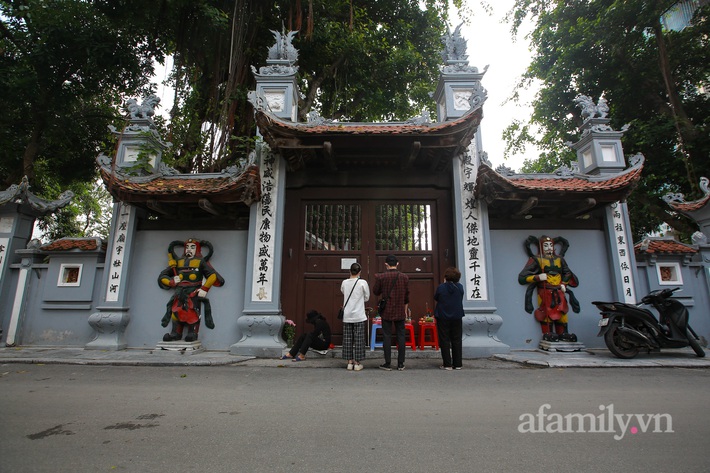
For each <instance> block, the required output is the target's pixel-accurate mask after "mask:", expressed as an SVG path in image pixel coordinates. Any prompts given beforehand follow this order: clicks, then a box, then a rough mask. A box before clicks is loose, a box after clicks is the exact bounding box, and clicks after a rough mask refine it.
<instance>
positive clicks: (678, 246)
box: [634, 238, 698, 254]
mask: <svg viewBox="0 0 710 473" xmlns="http://www.w3.org/2000/svg"><path fill="white" fill-rule="evenodd" d="M634 250H635V251H636V253H658V254H687V253H690V254H692V253H697V252H698V249H697V248H694V247H692V246H689V245H686V244H684V243H681V242H679V241H676V240H673V239H658V238H647V239H645V240H643V241H641V242H639V243H636V244H635V245H634Z"/></svg>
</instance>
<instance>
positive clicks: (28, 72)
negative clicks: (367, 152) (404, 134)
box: [0, 0, 463, 235]
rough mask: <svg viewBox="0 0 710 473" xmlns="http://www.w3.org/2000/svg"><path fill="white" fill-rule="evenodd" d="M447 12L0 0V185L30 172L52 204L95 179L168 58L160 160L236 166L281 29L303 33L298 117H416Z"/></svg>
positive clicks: (381, 4)
mask: <svg viewBox="0 0 710 473" xmlns="http://www.w3.org/2000/svg"><path fill="white" fill-rule="evenodd" d="M462 3H463V2H462V0H454V1H453V5H454V6H456V7H459V8H461V7H462ZM448 8H449V2H448V1H447V0H358V1H355V0H272V1H264V0H229V1H227V0H158V1H154V2H144V1H143V0H120V1H117V0H0V33H1V35H2V36H1V37H0V52H1V53H2V55H1V57H0V85H2V87H3V94H2V96H1V97H2V98H0V100H2V106H3V111H4V113H3V115H2V118H0V120H1V121H0V177H1V178H2V184H4V185H5V187H7V186H9V185H11V184H13V183H17V182H19V181H20V180H21V178H22V176H23V175H27V176H28V178H29V180H30V184H31V186H32V188H33V191H34V192H35V193H37V194H39V195H42V196H43V197H45V198H53V197H56V195H57V194H58V193H59V191H60V190H61V189H62V188H66V187H68V186H72V185H75V184H77V183H90V182H94V180H95V179H96V164H95V157H96V156H97V155H98V154H99V153H100V152H101V151H105V152H107V154H111V153H112V150H111V148H112V147H113V146H114V145H115V144H114V143H113V137H112V136H111V134H110V133H109V132H108V131H107V125H109V124H113V125H115V126H116V127H117V128H120V127H121V126H122V125H123V116H124V113H123V110H122V105H123V103H125V100H126V99H127V98H129V97H137V98H141V97H144V96H146V95H147V94H148V93H152V92H155V90H156V87H157V84H151V83H150V80H151V78H152V77H153V74H154V67H153V66H154V64H156V63H159V64H166V59H167V58H168V57H170V58H172V66H169V69H168V70H169V76H168V84H169V85H170V86H172V89H173V90H174V97H173V98H174V101H173V105H172V107H171V109H170V110H169V118H168V119H167V120H166V119H163V118H162V117H157V118H156V123H157V125H158V126H159V128H160V130H161V133H162V136H163V138H164V139H165V140H166V141H170V142H172V143H173V145H174V146H173V147H172V148H171V151H170V153H169V154H167V155H166V156H165V160H166V162H167V163H168V164H171V165H173V166H175V167H176V168H177V169H179V170H181V171H183V172H209V171H217V170H220V169H224V168H225V167H227V166H229V165H231V164H234V163H236V162H238V161H239V160H241V159H243V158H244V157H246V156H247V155H248V153H249V151H250V150H251V147H252V145H253V144H252V138H253V137H254V135H255V126H254V123H253V110H252V108H251V105H250V104H249V103H248V102H247V93H248V91H249V90H253V89H254V88H255V82H254V77H253V75H252V73H251V66H256V67H257V68H258V67H259V66H262V65H266V63H265V60H266V57H267V49H268V47H269V46H271V45H273V43H274V37H273V35H272V33H271V32H270V30H281V29H282V28H283V29H285V30H294V31H298V35H297V37H296V39H295V41H294V45H295V46H296V48H298V49H299V53H300V56H299V62H298V67H299V80H300V92H301V93H302V95H301V98H300V103H299V111H300V113H301V119H303V118H304V117H305V114H306V113H307V112H308V111H310V110H311V109H317V110H318V111H319V112H320V114H321V115H322V116H324V117H327V118H333V119H338V120H351V121H370V120H372V121H376V120H396V119H406V118H410V117H412V116H414V115H418V114H419V113H420V112H421V111H422V109H423V108H430V107H432V106H433V103H431V99H430V97H429V92H431V91H432V88H433V87H434V86H435V79H436V74H437V73H438V68H439V66H440V64H441V58H440V55H439V52H440V50H441V48H442V45H441V41H440V39H441V36H442V34H443V33H444V31H445V29H446V21H447V19H448ZM65 214H67V215H69V214H71V212H69V211H67V212H65ZM50 220H51V219H50ZM55 223H56V222H55ZM48 225H49V227H52V228H55V227H56V228H57V229H61V228H64V229H65V230H66V233H67V234H69V235H74V234H80V233H81V231H80V229H79V228H78V227H77V228H71V225H69V224H68V223H67V224H62V223H57V225H54V224H50V223H48ZM49 227H48V228H49ZM55 233H56V234H57V235H59V234H60V233H61V231H60V230H57V232H55Z"/></svg>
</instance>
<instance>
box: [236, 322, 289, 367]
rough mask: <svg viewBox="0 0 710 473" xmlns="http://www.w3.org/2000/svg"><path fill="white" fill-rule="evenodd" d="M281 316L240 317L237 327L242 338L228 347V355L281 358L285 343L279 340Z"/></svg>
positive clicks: (281, 326)
mask: <svg viewBox="0 0 710 473" xmlns="http://www.w3.org/2000/svg"><path fill="white" fill-rule="evenodd" d="M285 321H286V317H284V316H283V315H242V316H241V317H239V319H238V320H237V327H239V331H240V332H241V334H242V338H241V339H240V340H239V341H238V342H237V343H235V344H234V345H232V346H231V347H229V353H231V354H232V355H239V356H256V357H259V358H281V355H282V354H283V350H284V348H285V347H286V343H285V342H284V341H283V339H282V338H281V329H282V328H283V325H284V322H285Z"/></svg>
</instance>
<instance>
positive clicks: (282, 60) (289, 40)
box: [251, 26, 298, 77]
mask: <svg viewBox="0 0 710 473" xmlns="http://www.w3.org/2000/svg"><path fill="white" fill-rule="evenodd" d="M269 31H271V33H273V35H274V39H275V40H276V42H274V45H273V46H271V47H270V48H269V55H268V57H267V58H266V64H267V65H266V66H262V67H260V68H259V71H258V72H257V70H256V67H254V66H251V71H252V73H253V74H254V75H255V76H257V77H259V76H292V75H294V74H296V73H297V72H298V66H296V65H295V64H296V61H298V49H296V47H295V46H294V45H293V38H294V36H296V34H298V31H289V32H288V33H287V32H286V30H285V28H284V27H283V26H282V27H281V32H278V31H276V30H269Z"/></svg>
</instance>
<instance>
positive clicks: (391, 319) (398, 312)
mask: <svg viewBox="0 0 710 473" xmlns="http://www.w3.org/2000/svg"><path fill="white" fill-rule="evenodd" d="M398 266H399V261H397V257H396V256H394V255H389V256H387V258H385V269H386V271H385V272H384V273H379V274H376V275H375V286H374V287H373V288H372V293H373V294H375V295H376V296H380V298H381V299H383V298H386V299H387V305H386V306H385V310H384V311H383V312H382V313H381V314H380V317H382V335H383V338H384V340H383V342H382V348H383V349H384V352H385V362H384V364H382V365H380V369H383V370H385V371H391V370H392V366H391V364H392V324H394V327H395V333H396V335H397V345H398V350H397V369H398V370H399V371H402V370H404V355H405V351H404V350H405V348H406V345H405V342H406V335H405V332H404V319H405V318H406V314H407V310H408V309H409V277H408V276H407V275H406V274H403V273H400V272H399V270H398V269H397V267H398Z"/></svg>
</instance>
